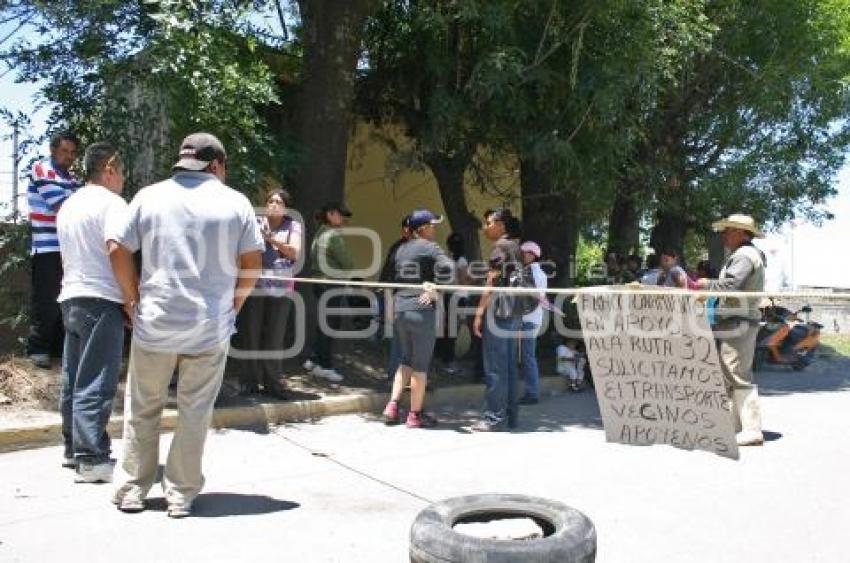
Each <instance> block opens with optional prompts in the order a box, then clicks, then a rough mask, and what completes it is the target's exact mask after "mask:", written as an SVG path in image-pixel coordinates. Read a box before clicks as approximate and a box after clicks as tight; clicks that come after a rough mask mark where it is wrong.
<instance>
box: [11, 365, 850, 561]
mask: <svg viewBox="0 0 850 563" xmlns="http://www.w3.org/2000/svg"><path fill="white" fill-rule="evenodd" d="M823 366H824V367H821V368H819V369H817V370H813V371H811V372H804V373H794V372H790V371H788V372H775V373H768V374H764V375H762V376H761V385H762V391H763V393H764V395H765V397H764V405H763V410H764V413H765V428H766V430H768V431H769V432H770V434H769V437H770V438H771V441H770V442H768V443H767V445H766V446H765V447H763V448H749V449H745V450H743V451H742V457H741V460H740V461H737V462H736V461H731V460H728V459H724V458H720V457H717V456H713V455H711V454H708V453H703V452H684V451H679V450H674V449H672V448H669V447H664V446H654V447H648V448H639V447H629V446H622V445H617V444H606V443H605V442H604V434H603V433H602V431H601V426H600V421H599V418H598V411H597V409H596V401H595V398H594V397H593V395H592V394H591V393H589V392H588V393H583V394H580V395H560V396H556V397H552V398H548V399H546V400H545V401H543V402H542V403H541V404H540V405H538V406H536V407H533V408H526V409H524V410H523V413H522V423H521V428H520V430H519V431H518V432H513V433H497V434H467V433H465V432H463V431H462V429H461V427H462V426H463V425H464V424H466V423H467V422H469V421H470V420H472V419H473V415H474V413H473V412H472V411H471V410H468V409H467V408H464V407H461V406H456V407H452V408H443V409H441V410H439V411H438V414H439V415H440V417H441V421H442V424H441V425H440V426H439V427H438V428H437V429H434V430H408V429H406V428H403V427H391V428H390V427H385V426H383V425H382V424H380V423H379V422H377V421H375V420H373V419H372V417H370V416H367V415H344V416H336V417H332V418H326V419H323V420H320V421H318V422H315V423H298V424H291V425H284V426H280V427H277V428H273V429H272V431H271V432H266V431H264V430H263V429H257V431H251V430H220V431H214V432H213V433H212V435H211V436H210V440H209V442H208V449H207V456H206V458H205V473H206V476H207V479H208V480H207V485H206V488H205V492H204V494H203V495H202V496H201V497H199V499H198V501H197V505H196V514H195V517H193V518H189V519H186V520H183V521H172V520H169V519H168V518H166V516H165V513H164V508H165V506H164V504H163V503H162V501H158V502H155V503H154V506H153V508H152V509H151V510H148V511H146V512H144V513H142V514H138V515H125V514H122V513H120V512H118V511H117V510H115V508H114V507H113V506H112V505H111V504H110V503H109V497H110V494H111V491H112V488H111V487H110V486H102V485H75V484H73V483H72V482H71V481H72V473H71V472H70V471H68V470H63V469H61V468H60V467H59V461H60V457H61V449H60V448H58V447H49V448H43V449H39V450H31V451H22V452H14V453H7V454H2V455H0V561H4V562H5V561H27V562H29V561H63V562H64V561H86V562H98V561H104V562H107V561H108V562H114V561H116V560H117V561H122V562H135V561H139V562H142V561H145V562H147V561H175V562H176V561H261V560H277V561H297V562H302V561H304V562H313V561H315V562H324V561H339V562H361V561H362V562H400V561H406V560H407V547H408V532H409V528H410V524H411V523H412V521H413V519H414V518H415V517H416V514H417V513H418V512H419V511H420V510H421V509H422V508H424V507H425V506H426V505H427V504H428V502H429V501H431V500H439V499H443V498H447V497H452V496H457V495H465V494H473V493H479V492H513V493H523V494H531V495H539V496H543V497H547V498H552V499H556V500H560V501H562V502H565V503H567V504H569V505H572V506H574V507H576V508H578V509H579V510H581V511H583V512H585V513H586V514H587V515H588V516H589V517H590V518H591V519H592V520H593V521H594V523H595V525H596V527H597V532H598V536H599V557H598V561H602V562H615V563H619V562H642V561H647V562H649V561H652V562H657V561H676V562H686V561H707V562H717V561H721V562H722V561H729V562H740V561H747V562H761V561H765V562H767V561H771V562H783V561H824V562H834V561H846V560H847V553H848V550H850V540H848V539H847V536H846V529H847V525H848V523H850V507H848V505H847V501H846V494H844V493H843V492H842V491H844V490H846V486H845V485H844V482H845V480H846V475H847V468H848V467H850V452H848V448H847V447H846V445H848V439H847V437H846V428H847V422H846V419H847V412H848V407H850V370H848V369H847V367H848V363H847V362H846V361H842V362H834V363H831V364H823ZM169 440H170V436H164V437H163V439H162V442H163V444H162V445H163V447H167V443H168V441H169ZM116 448H120V443H116ZM163 455H164V454H163ZM152 497H154V498H157V497H161V491H160V490H159V488H158V486H157V487H155V488H154V490H153V491H152Z"/></svg>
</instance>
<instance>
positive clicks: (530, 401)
mask: <svg viewBox="0 0 850 563" xmlns="http://www.w3.org/2000/svg"><path fill="white" fill-rule="evenodd" d="M518 402H519V404H521V405H536V404H537V403H539V402H540V399H538V398H537V397H532V396H531V395H523V396H522V397H520V399H519V401H518Z"/></svg>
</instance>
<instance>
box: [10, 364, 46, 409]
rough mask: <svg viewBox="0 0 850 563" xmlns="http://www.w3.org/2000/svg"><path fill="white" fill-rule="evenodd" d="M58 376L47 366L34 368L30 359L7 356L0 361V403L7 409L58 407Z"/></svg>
mask: <svg viewBox="0 0 850 563" xmlns="http://www.w3.org/2000/svg"><path fill="white" fill-rule="evenodd" d="M59 389H60V386H59V383H58V379H57V378H56V377H55V376H54V375H53V374H52V373H51V372H50V371H45V370H37V369H33V366H32V364H31V363H30V362H29V361H27V360H21V359H18V358H15V357H6V358H3V359H2V360H1V361H0V407H3V408H4V409H8V408H19V409H51V410H55V409H56V404H57V403H58V401H59Z"/></svg>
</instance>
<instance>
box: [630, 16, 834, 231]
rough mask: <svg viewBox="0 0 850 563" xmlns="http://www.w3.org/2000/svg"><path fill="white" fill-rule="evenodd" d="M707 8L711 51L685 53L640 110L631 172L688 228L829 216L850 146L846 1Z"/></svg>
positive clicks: (657, 203)
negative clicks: (638, 148)
mask: <svg viewBox="0 0 850 563" xmlns="http://www.w3.org/2000/svg"><path fill="white" fill-rule="evenodd" d="M705 14H706V17H707V18H708V19H709V21H710V22H711V24H712V26H714V27H715V28H716V31H715V32H714V34H713V36H712V39H711V48H710V49H708V50H705V51H697V52H693V53H691V54H690V55H689V58H688V61H687V64H685V65H684V66H683V67H682V69H681V71H680V72H679V73H677V82H678V87H677V88H675V89H668V90H665V91H664V92H662V95H661V96H659V98H658V101H657V103H656V105H655V106H654V108H653V110H652V112H650V113H648V114H646V120H645V122H644V130H645V135H646V136H645V150H644V151H643V153H642V155H640V156H637V158H636V159H635V167H634V168H632V169H631V170H630V175H632V177H633V178H634V177H639V178H641V181H642V182H644V183H645V185H646V187H647V190H648V192H649V193H652V194H653V195H654V201H655V203H656V206H657V208H658V209H660V210H661V211H662V212H665V213H668V214H670V215H672V216H675V217H680V218H682V220H684V221H686V223H687V224H688V225H691V226H695V227H696V226H699V227H702V226H704V224H705V223H707V222H708V220H709V219H710V218H713V217H717V216H720V215H725V214H728V213H730V212H734V211H746V212H748V213H750V214H752V215H755V216H756V217H757V218H759V219H760V220H763V221H772V222H781V221H784V220H786V219H788V218H791V217H794V216H796V215H804V216H807V217H808V218H810V219H813V220H815V221H817V220H819V219H822V218H826V217H828V216H829V213H828V211H827V210H826V209H825V207H824V203H825V202H826V200H827V198H828V197H829V196H831V195H832V194H834V188H833V186H832V184H833V181H834V177H835V174H836V172H837V170H838V169H839V168H840V167H841V166H842V165H843V163H844V155H845V154H846V151H847V148H848V146H850V123H848V121H847V119H846V118H847V116H848V112H850V89H848V83H847V78H848V76H850V51H848V49H847V41H848V30H850V4H848V3H847V2H846V1H843V2H838V1H828V0H827V1H825V0H801V1H797V2H749V1H743V0H742V1H729V2H721V3H710V4H708V5H707V6H706V10H705Z"/></svg>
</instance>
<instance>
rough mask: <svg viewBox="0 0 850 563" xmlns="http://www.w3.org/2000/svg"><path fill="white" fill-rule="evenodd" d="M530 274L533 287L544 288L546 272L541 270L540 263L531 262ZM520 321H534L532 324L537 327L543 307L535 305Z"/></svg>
mask: <svg viewBox="0 0 850 563" xmlns="http://www.w3.org/2000/svg"><path fill="white" fill-rule="evenodd" d="M531 274H532V276H533V277H534V287H537V288H539V289H546V288H547V287H548V286H549V281H548V280H547V279H546V272H544V271H543V268H541V267H540V264H538V263H537V262H534V263H532V264H531ZM539 296H540V299H545V298H546V294H545V293H543V292H541V293H540V294H539ZM522 322H524V323H534V325H535V326H536V327H537V328H538V329H539V328H540V326H541V325H542V324H543V307H541V306H540V305H537V308H536V309H534V310H533V311H532V312H530V313H528V314H527V315H524V316H523V317H522Z"/></svg>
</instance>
